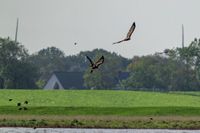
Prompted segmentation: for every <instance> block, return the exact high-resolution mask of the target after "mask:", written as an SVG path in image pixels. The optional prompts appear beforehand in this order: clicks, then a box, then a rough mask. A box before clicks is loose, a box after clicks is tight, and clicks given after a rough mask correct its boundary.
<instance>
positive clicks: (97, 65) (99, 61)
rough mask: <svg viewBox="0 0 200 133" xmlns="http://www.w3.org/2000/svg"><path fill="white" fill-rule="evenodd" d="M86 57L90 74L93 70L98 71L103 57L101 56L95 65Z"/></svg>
mask: <svg viewBox="0 0 200 133" xmlns="http://www.w3.org/2000/svg"><path fill="white" fill-rule="evenodd" d="M86 57H87V59H88V60H89V61H90V67H91V71H90V73H92V72H93V70H94V69H98V67H99V66H100V65H101V64H103V62H104V56H101V58H100V59H99V60H98V61H97V62H95V63H94V62H93V61H92V60H91V59H90V57H88V56H86Z"/></svg>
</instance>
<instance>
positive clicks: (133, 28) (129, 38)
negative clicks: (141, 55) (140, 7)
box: [113, 22, 136, 44]
mask: <svg viewBox="0 0 200 133" xmlns="http://www.w3.org/2000/svg"><path fill="white" fill-rule="evenodd" d="M135 27H136V25H135V22H133V24H132V26H131V28H130V29H129V31H128V33H127V35H126V38H125V39H123V40H121V41H118V42H114V43H113V44H118V43H121V42H124V41H128V40H131V35H132V33H133V31H134V30H135Z"/></svg>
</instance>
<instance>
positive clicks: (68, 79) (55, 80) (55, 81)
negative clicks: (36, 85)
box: [44, 72, 84, 90]
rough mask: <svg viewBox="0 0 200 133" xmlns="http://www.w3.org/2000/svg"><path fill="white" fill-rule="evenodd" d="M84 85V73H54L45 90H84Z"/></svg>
mask: <svg viewBox="0 0 200 133" xmlns="http://www.w3.org/2000/svg"><path fill="white" fill-rule="evenodd" d="M83 84H84V80H83V73H82V72H54V73H53V74H52V75H51V77H50V78H49V80H48V81H47V83H46V85H45V86H44V89H45V90H53V89H59V90H63V89H83V88H84V86H83Z"/></svg>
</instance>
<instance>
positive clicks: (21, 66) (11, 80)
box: [0, 38, 37, 89]
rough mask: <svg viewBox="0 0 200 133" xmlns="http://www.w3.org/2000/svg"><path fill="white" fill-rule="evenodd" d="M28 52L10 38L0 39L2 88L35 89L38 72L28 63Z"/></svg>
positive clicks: (0, 78)
mask: <svg viewBox="0 0 200 133" xmlns="http://www.w3.org/2000/svg"><path fill="white" fill-rule="evenodd" d="M28 56H29V55H28V51H27V50H26V49H25V48H24V46H23V45H19V43H16V42H14V41H12V40H10V39H9V38H7V39H4V38H0V84H1V85H0V87H1V88H13V89H14V88H35V87H36V86H35V79H36V76H37V74H36V71H33V70H34V69H35V68H34V67H32V66H31V65H30V63H29V62H28V61H27V58H28Z"/></svg>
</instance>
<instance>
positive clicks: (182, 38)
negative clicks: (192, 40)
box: [182, 24, 184, 48]
mask: <svg viewBox="0 0 200 133" xmlns="http://www.w3.org/2000/svg"><path fill="white" fill-rule="evenodd" d="M182 48H184V26H183V24H182Z"/></svg>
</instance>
